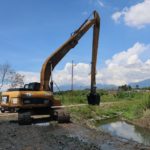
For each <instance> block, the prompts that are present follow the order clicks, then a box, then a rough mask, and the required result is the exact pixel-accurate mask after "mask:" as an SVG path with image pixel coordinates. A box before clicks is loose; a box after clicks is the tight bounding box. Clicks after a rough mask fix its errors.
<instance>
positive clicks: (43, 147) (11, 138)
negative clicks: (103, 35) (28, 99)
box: [0, 113, 150, 150]
mask: <svg viewBox="0 0 150 150" xmlns="http://www.w3.org/2000/svg"><path fill="white" fill-rule="evenodd" d="M75 149H77V150H98V149H99V150H110V149H111V150H149V149H150V147H147V146H145V145H142V144H138V143H136V142H133V141H128V140H124V139H121V138H117V137H113V136H111V135H109V134H106V133H103V132H101V131H96V130H93V129H89V128H87V127H85V126H81V125H79V124H77V123H69V124H58V123H57V122H51V123H50V124H49V125H48V126H39V125H36V124H33V125H28V126H19V125H18V123H17V114H6V113H5V114H0V150H75Z"/></svg>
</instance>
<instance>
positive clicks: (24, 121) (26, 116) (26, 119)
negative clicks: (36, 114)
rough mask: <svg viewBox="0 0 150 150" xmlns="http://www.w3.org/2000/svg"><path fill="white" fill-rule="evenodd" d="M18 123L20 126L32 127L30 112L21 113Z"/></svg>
mask: <svg viewBox="0 0 150 150" xmlns="http://www.w3.org/2000/svg"><path fill="white" fill-rule="evenodd" d="M18 123H19V125H30V124H31V123H32V118H31V113H30V112H19V113H18Z"/></svg>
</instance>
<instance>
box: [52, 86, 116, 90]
mask: <svg viewBox="0 0 150 150" xmlns="http://www.w3.org/2000/svg"><path fill="white" fill-rule="evenodd" d="M96 87H97V88H98V89H117V86H115V85H111V84H97V85H96ZM58 88H59V89H58ZM73 89H74V90H84V89H90V86H85V85H77V84H74V85H73ZM59 90H60V91H67V90H71V85H62V86H58V87H56V86H54V91H59Z"/></svg>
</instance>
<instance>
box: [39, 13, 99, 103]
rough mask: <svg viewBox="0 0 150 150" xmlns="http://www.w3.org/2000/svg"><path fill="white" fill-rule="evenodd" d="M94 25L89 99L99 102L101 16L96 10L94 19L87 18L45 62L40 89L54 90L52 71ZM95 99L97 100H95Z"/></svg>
mask: <svg viewBox="0 0 150 150" xmlns="http://www.w3.org/2000/svg"><path fill="white" fill-rule="evenodd" d="M92 26H93V45H92V62H91V93H90V94H89V96H88V99H89V100H88V101H91V102H89V103H91V104H99V102H98V101H100V100H98V99H100V96H99V95H98V94H96V78H95V75H96V63H97V53H98V41H99V30H100V17H99V14H98V13H97V12H96V11H94V12H93V19H87V20H85V22H84V23H83V24H82V25H81V26H80V27H79V28H78V29H77V30H76V31H75V32H73V34H72V35H71V37H70V38H69V39H68V40H67V41H66V42H65V43H64V44H63V45H62V46H60V47H59V48H58V49H57V50H56V51H54V53H53V54H52V55H50V56H49V57H48V58H47V59H46V61H45V62H44V64H43V66H42V70H41V81H40V90H42V91H49V90H51V91H52V92H53V81H52V71H53V69H54V68H55V66H56V65H57V64H58V63H59V62H60V61H61V59H62V58H63V57H64V56H65V55H66V54H67V53H68V52H69V51H70V50H71V49H72V48H74V47H75V46H76V45H77V44H78V41H79V40H80V39H81V37H82V36H83V35H84V34H85V33H86V32H87V31H88V30H89V29H90V28H91V27H92ZM94 101H95V102H94Z"/></svg>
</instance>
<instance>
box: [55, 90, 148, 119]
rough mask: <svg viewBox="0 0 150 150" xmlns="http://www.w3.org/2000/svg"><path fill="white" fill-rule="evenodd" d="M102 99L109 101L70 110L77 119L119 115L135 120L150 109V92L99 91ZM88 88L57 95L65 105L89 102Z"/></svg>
mask: <svg viewBox="0 0 150 150" xmlns="http://www.w3.org/2000/svg"><path fill="white" fill-rule="evenodd" d="M98 93H100V95H101V101H102V102H107V103H105V104H102V106H89V105H87V106H82V107H73V108H69V109H68V110H69V111H70V113H71V114H72V115H73V116H74V117H75V118H76V119H77V120H83V119H84V120H86V119H92V118H97V117H99V118H102V119H103V118H104V119H105V118H113V117H115V116H117V115H121V117H123V118H125V119H128V120H133V119H137V118H141V117H142V116H143V114H144V112H145V111H146V110H149V109H150V94H149V93H146V92H145V93H144V92H134V91H130V92H127V91H125V92H118V93H115V92H114V93H112V92H108V91H104V90H102V91H100V90H99V91H98ZM87 94H88V91H87V90H83V91H73V92H69V91H68V92H62V93H61V94H60V93H59V94H58V93H57V94H56V96H57V97H58V98H60V99H62V103H63V104H64V105H69V104H81V103H85V104H86V103H87V98H86V97H87Z"/></svg>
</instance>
